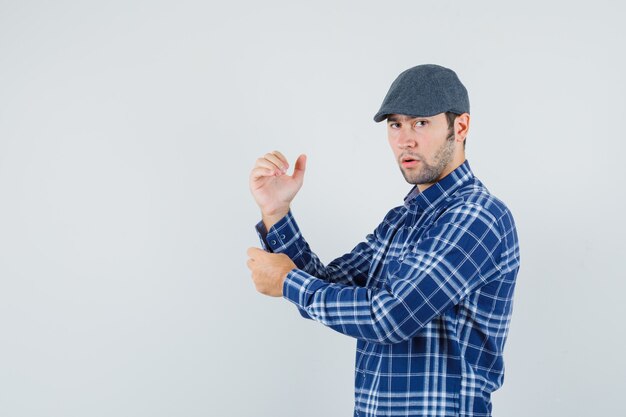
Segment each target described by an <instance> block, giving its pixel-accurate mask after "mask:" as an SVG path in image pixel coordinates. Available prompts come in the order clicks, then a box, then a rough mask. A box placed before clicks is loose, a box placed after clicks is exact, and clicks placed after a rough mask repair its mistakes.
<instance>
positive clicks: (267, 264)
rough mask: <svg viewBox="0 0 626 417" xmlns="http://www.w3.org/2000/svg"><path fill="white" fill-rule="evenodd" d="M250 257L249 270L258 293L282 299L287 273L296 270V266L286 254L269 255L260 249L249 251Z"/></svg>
mask: <svg viewBox="0 0 626 417" xmlns="http://www.w3.org/2000/svg"><path fill="white" fill-rule="evenodd" d="M248 257H249V259H248V268H249V269H250V271H252V281H254V285H255V286H256V289H257V291H258V292H260V293H261V294H265V295H269V296H271V297H282V296H283V283H284V282H285V278H286V277H287V273H289V271H291V270H292V269H294V268H296V264H294V263H293V261H292V260H291V259H289V257H288V256H287V255H285V254H284V253H268V252H265V251H264V250H263V249H259V248H250V249H248Z"/></svg>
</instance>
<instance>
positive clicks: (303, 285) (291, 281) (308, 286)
mask: <svg viewBox="0 0 626 417" xmlns="http://www.w3.org/2000/svg"><path fill="white" fill-rule="evenodd" d="M324 285H328V284H327V283H326V282H324V281H322V280H320V279H318V278H316V277H314V276H312V275H310V274H308V273H306V272H304V271H302V270H301V269H296V268H294V269H292V270H291V271H289V272H288V273H287V276H286V278H285V281H284V282H283V298H285V299H286V300H288V301H291V302H292V303H294V304H295V305H296V306H298V307H299V308H300V309H301V310H304V311H306V306H307V305H308V304H309V299H310V298H311V296H312V295H313V293H315V291H316V290H317V289H319V288H320V287H322V286H324ZM307 313H308V312H307Z"/></svg>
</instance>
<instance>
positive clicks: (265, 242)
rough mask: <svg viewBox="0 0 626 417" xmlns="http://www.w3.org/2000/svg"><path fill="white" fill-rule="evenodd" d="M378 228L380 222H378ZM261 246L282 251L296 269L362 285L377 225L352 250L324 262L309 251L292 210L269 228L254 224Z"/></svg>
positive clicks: (345, 282)
mask: <svg viewBox="0 0 626 417" xmlns="http://www.w3.org/2000/svg"><path fill="white" fill-rule="evenodd" d="M379 228H380V226H379ZM256 230H257V233H258V235H259V239H260V240H261V245H262V246H263V249H265V250H266V251H268V252H273V253H284V254H286V255H287V256H289V258H291V260H292V261H293V262H294V263H295V264H296V266H297V267H298V269H299V270H301V271H303V272H306V273H307V274H308V275H310V276H314V277H316V278H318V279H320V280H323V281H325V282H328V283H334V284H342V285H346V286H365V284H366V282H367V277H368V274H369V268H370V264H371V260H372V256H373V253H374V251H375V250H376V247H377V246H378V241H379V239H378V237H377V234H378V229H377V230H376V231H375V232H374V233H372V234H369V235H368V236H367V238H366V241H364V242H361V243H359V244H358V245H357V246H356V247H354V249H352V251H351V252H349V253H346V254H345V255H343V256H341V257H339V258H337V259H335V260H333V261H332V262H331V263H329V264H328V265H324V264H323V263H322V262H321V261H320V260H319V258H318V257H317V255H316V254H315V253H313V251H311V248H310V247H309V244H308V243H307V242H306V240H305V239H304V237H303V236H302V233H301V232H300V228H299V227H298V224H297V223H296V220H295V218H294V217H293V215H292V213H291V211H290V212H289V213H287V215H286V216H285V217H283V218H282V219H281V220H279V221H278V222H277V223H276V224H275V225H274V226H272V227H271V228H270V230H269V232H268V231H266V229H265V225H264V224H263V222H262V221H261V222H259V223H258V224H257V225H256Z"/></svg>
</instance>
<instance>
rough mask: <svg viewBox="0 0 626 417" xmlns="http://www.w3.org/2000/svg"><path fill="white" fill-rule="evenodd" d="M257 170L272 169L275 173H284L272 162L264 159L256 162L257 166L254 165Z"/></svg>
mask: <svg viewBox="0 0 626 417" xmlns="http://www.w3.org/2000/svg"><path fill="white" fill-rule="evenodd" d="M254 167H255V168H267V169H271V170H273V171H275V172H282V170H281V169H280V168H279V167H278V166H277V165H276V164H275V163H273V162H272V161H270V160H269V159H267V158H265V157H263V158H259V159H257V160H256V164H254Z"/></svg>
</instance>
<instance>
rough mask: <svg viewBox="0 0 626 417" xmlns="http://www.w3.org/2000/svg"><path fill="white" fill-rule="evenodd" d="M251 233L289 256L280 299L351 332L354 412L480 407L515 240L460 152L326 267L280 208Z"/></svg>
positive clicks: (494, 380)
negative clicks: (452, 164)
mask: <svg viewBox="0 0 626 417" xmlns="http://www.w3.org/2000/svg"><path fill="white" fill-rule="evenodd" d="M356 209H363V207H357V208H356ZM257 231H258V233H259V236H260V237H261V241H262V245H263V247H264V248H265V250H267V251H270V252H276V253H285V254H287V255H288V256H289V257H290V258H291V259H292V260H293V262H294V263H295V264H296V265H297V268H298V269H293V270H292V271H290V272H289V273H288V275H287V278H286V280H285V283H284V286H283V294H284V297H285V298H286V299H288V300H289V301H291V302H292V303H294V304H295V305H296V306H297V307H298V309H299V310H300V313H301V314H302V315H303V316H305V317H307V318H311V319H313V320H316V321H318V322H320V323H322V324H324V325H326V326H328V327H330V328H332V329H334V330H336V331H338V332H340V333H343V334H345V335H348V336H351V337H354V338H355V339H357V349H356V366H355V371H356V372H355V409H354V415H355V416H359V417H366V416H368V417H369V416H372V417H373V416H429V417H434V416H490V415H491V400H490V396H491V393H492V392H493V391H495V390H496V389H498V388H499V387H500V386H501V385H502V382H503V377H504V365H503V361H502V351H503V348H504V343H505V340H506V336H507V332H508V329H509V321H510V318H511V310H512V304H513V290H514V287H515V277H516V275H517V271H518V269H519V249H518V240H517V233H516V231H515V225H514V222H513V218H512V216H511V213H510V212H509V210H508V209H507V207H506V206H505V205H504V204H503V203H502V202H501V201H500V200H498V199H496V198H495V197H494V196H492V195H491V194H490V193H489V191H488V190H487V189H486V188H485V186H484V185H483V184H482V183H481V182H480V181H479V180H478V179H477V178H476V177H474V175H473V173H472V171H471V169H470V167H469V164H468V162H467V161H466V162H464V163H463V164H462V165H461V166H459V167H458V168H457V169H455V170H454V171H453V172H452V173H450V174H449V175H448V176H446V177H445V178H443V179H442V180H440V181H439V182H437V183H435V184H433V185H432V186H431V187H429V188H427V189H426V190H425V191H424V192H422V193H420V192H419V191H418V190H417V188H416V187H414V188H413V189H412V190H411V192H410V193H409V195H408V196H407V197H406V198H405V201H404V205H402V206H400V207H396V208H394V209H392V210H391V211H390V212H389V213H388V214H387V215H386V216H385V218H384V219H383V221H382V223H381V224H380V225H379V226H378V227H377V228H376V229H375V230H374V232H373V233H371V234H369V235H368V236H367V238H366V240H365V241H364V242H362V243H359V244H358V245H357V246H356V247H355V248H354V249H353V250H352V251H351V252H350V253H347V254H345V255H343V256H341V257H340V258H337V259H335V260H334V261H332V262H331V263H330V264H328V265H327V266H324V265H323V264H322V263H321V262H320V260H319V259H318V257H317V256H316V255H315V254H314V253H313V252H312V251H311V249H310V248H309V245H308V244H307V242H306V241H305V240H304V238H303V237H302V234H301V233H300V230H299V229H298V226H297V224H296V222H295V220H294V218H293V217H292V213H291V212H290V213H289V214H287V215H286V216H285V217H284V218H283V219H281V220H280V221H279V222H278V223H276V224H275V225H274V226H272V227H271V229H270V230H269V232H267V231H266V230H265V227H264V226H263V223H262V222H260V223H259V224H257Z"/></svg>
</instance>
